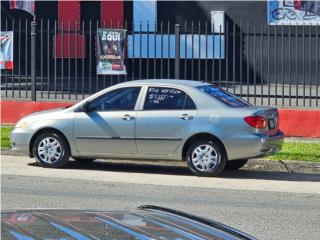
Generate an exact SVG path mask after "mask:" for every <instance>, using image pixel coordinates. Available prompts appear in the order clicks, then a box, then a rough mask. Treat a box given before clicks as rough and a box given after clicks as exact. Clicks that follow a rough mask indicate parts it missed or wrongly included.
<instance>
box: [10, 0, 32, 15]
mask: <svg viewBox="0 0 320 240" xmlns="http://www.w3.org/2000/svg"><path fill="white" fill-rule="evenodd" d="M10 8H11V9H21V10H23V11H26V12H28V13H30V14H31V15H32V16H35V14H34V9H35V7H34V0H20V1H19V0H10Z"/></svg>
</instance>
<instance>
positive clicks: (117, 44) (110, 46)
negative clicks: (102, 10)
mask: <svg viewBox="0 0 320 240" xmlns="http://www.w3.org/2000/svg"><path fill="white" fill-rule="evenodd" d="M125 39H126V30H125V29H106V28H100V29H98V31H97V37H96V58H97V74H105V75H120V74H126V67H125V65H124V51H125Z"/></svg>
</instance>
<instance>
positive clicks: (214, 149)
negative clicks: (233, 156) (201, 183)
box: [186, 140, 227, 177]
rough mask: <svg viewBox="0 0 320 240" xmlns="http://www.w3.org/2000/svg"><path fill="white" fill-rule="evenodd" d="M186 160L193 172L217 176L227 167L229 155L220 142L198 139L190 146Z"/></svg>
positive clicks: (205, 175) (199, 174)
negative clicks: (227, 155)
mask: <svg viewBox="0 0 320 240" xmlns="http://www.w3.org/2000/svg"><path fill="white" fill-rule="evenodd" d="M186 161H187V163H188V168H189V170H190V171H191V172H192V173H193V174H195V175H197V176H202V177H215V176H218V175H219V174H220V173H221V172H222V171H223V169H224V168H225V166H226V163H227V157H226V154H225V152H224V149H223V147H222V146H221V144H220V143H217V142H215V141H212V140H198V141H196V142H194V143H193V144H191V146H190V147H189V149H188V151H187V154H186Z"/></svg>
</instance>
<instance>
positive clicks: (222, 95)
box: [197, 85, 250, 108]
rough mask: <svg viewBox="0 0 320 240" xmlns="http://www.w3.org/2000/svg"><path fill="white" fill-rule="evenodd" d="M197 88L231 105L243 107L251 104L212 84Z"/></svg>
mask: <svg viewBox="0 0 320 240" xmlns="http://www.w3.org/2000/svg"><path fill="white" fill-rule="evenodd" d="M197 88H198V89H200V90H201V91H202V92H205V93H207V94H209V95H210V96H212V97H214V98H215V99H217V100H219V101H220V102H223V103H224V104H226V105H228V106H229V107H233V108H241V107H248V106H250V104H249V103H247V102H246V101H244V100H242V99H241V98H238V97H237V96H235V95H233V94H231V93H229V92H227V91H225V90H223V89H220V88H215V87H213V86H211V85H205V86H199V87H197Z"/></svg>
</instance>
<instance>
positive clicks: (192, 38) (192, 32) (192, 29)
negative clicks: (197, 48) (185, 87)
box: [191, 21, 194, 79]
mask: <svg viewBox="0 0 320 240" xmlns="http://www.w3.org/2000/svg"><path fill="white" fill-rule="evenodd" d="M193 58H194V24H193V21H192V22H191V79H194V68H193Z"/></svg>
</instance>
